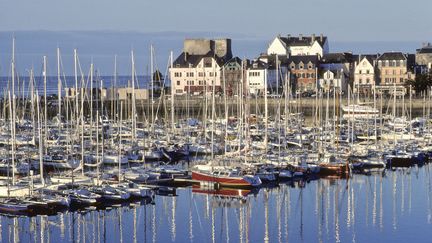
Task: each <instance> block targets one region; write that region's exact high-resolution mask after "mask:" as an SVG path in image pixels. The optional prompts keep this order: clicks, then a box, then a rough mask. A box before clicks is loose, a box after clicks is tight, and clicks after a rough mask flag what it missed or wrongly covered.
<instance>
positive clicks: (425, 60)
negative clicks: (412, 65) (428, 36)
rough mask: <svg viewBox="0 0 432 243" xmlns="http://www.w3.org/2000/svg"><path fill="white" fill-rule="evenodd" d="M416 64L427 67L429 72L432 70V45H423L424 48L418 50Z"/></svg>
mask: <svg viewBox="0 0 432 243" xmlns="http://www.w3.org/2000/svg"><path fill="white" fill-rule="evenodd" d="M415 59H416V64H417V65H419V66H423V67H425V68H426V69H427V70H428V71H430V70H432V45H431V43H425V44H423V47H422V48H420V49H417V50H416V56H415Z"/></svg>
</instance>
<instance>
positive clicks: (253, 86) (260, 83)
mask: <svg viewBox="0 0 432 243" xmlns="http://www.w3.org/2000/svg"><path fill="white" fill-rule="evenodd" d="M286 60H287V59H286V58H281V59H279V57H277V56H276V55H266V54H263V55H261V56H260V57H258V58H257V59H255V60H253V61H252V62H251V63H250V64H249V65H248V67H247V70H246V80H247V88H248V91H249V93H250V94H254V95H263V94H264V88H265V84H267V93H268V94H277V93H279V94H281V93H282V92H283V85H284V83H285V77H286V74H287V66H286V65H284V64H286Z"/></svg>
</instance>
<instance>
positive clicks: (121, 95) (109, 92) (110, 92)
mask: <svg viewBox="0 0 432 243" xmlns="http://www.w3.org/2000/svg"><path fill="white" fill-rule="evenodd" d="M64 90H65V98H66V99H75V94H76V92H75V91H76V90H75V88H65V89H64ZM81 91H83V92H84V93H86V96H87V97H90V89H84V88H81ZM132 92H133V89H132V87H123V88H121V87H118V88H109V89H106V88H104V89H102V90H101V89H100V88H94V89H93V96H94V100H96V99H99V98H102V99H104V100H107V101H113V100H119V101H126V100H132ZM149 94H150V90H148V89H137V88H135V100H136V101H139V100H148V99H149V97H150V95H149ZM78 95H79V93H78ZM78 98H79V99H81V97H78Z"/></svg>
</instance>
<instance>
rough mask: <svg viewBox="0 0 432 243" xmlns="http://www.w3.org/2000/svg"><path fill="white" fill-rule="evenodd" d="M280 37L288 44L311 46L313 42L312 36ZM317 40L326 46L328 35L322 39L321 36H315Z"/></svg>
mask: <svg viewBox="0 0 432 243" xmlns="http://www.w3.org/2000/svg"><path fill="white" fill-rule="evenodd" d="M279 39H281V40H282V41H283V42H284V43H285V45H287V46H310V45H311V44H313V42H312V39H313V37H312V36H303V37H301V38H300V37H295V36H287V37H282V36H279ZM315 40H316V41H318V43H319V44H320V45H321V46H324V43H325V42H326V41H327V36H323V38H322V40H321V37H320V36H315Z"/></svg>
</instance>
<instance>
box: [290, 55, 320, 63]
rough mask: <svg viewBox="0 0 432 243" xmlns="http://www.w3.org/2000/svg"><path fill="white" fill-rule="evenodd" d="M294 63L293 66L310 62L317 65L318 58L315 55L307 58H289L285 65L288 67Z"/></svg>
mask: <svg viewBox="0 0 432 243" xmlns="http://www.w3.org/2000/svg"><path fill="white" fill-rule="evenodd" d="M292 62H294V63H295V64H299V63H300V62H303V63H305V64H306V63H309V62H312V63H313V64H317V63H318V56H317V55H308V56H291V57H290V58H288V60H287V63H288V65H289V64H291V63H292Z"/></svg>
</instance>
